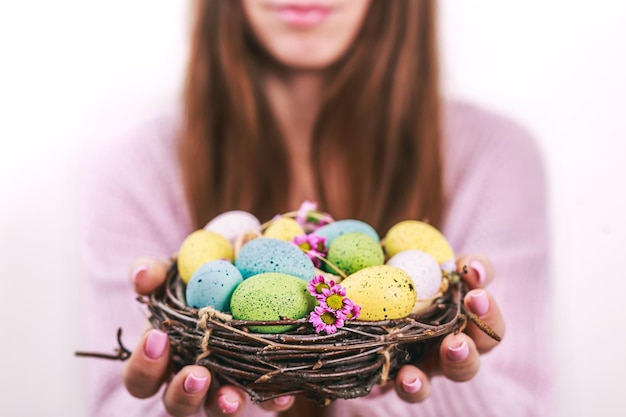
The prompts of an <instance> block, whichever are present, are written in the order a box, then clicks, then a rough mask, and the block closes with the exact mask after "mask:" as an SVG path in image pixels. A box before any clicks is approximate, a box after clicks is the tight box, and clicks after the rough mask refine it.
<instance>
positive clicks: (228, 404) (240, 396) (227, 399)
mask: <svg viewBox="0 0 626 417" xmlns="http://www.w3.org/2000/svg"><path fill="white" fill-rule="evenodd" d="M211 391H212V392H211V393H210V394H209V399H208V401H207V402H206V403H205V408H204V409H205V412H206V414H207V416H209V417H222V416H233V417H236V416H238V415H241V413H242V411H243V409H244V407H245V404H246V401H247V399H246V394H245V393H244V392H243V391H241V390H240V389H237V388H235V387H233V386H231V385H224V386H221V387H219V388H218V389H216V390H214V391H213V390H211Z"/></svg>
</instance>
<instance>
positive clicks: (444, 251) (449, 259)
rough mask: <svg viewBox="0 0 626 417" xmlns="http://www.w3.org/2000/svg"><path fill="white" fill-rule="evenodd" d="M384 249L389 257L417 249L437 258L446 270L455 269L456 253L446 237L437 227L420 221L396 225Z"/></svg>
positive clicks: (388, 234) (387, 238)
mask: <svg viewBox="0 0 626 417" xmlns="http://www.w3.org/2000/svg"><path fill="white" fill-rule="evenodd" d="M383 247H384V249H385V253H386V254H387V256H388V257H392V256H394V255H396V254H398V253H400V252H403V251H405V250H409V249H417V250H420V251H422V252H426V253H428V254H429V255H431V256H432V257H433V258H435V260H436V261H437V263H439V265H441V266H442V268H443V269H444V270H448V269H450V268H454V251H453V250H452V248H451V247H450V244H449V243H448V241H447V240H446V238H445V236H444V235H443V234H442V233H441V232H440V231H439V230H437V229H436V228H435V227H433V226H431V225H430V224H428V223H424V222H421V221H419V220H405V221H402V222H400V223H396V224H395V225H394V226H392V227H391V229H389V231H388V232H387V235H386V236H385V239H384V241H383ZM448 272H450V271H448Z"/></svg>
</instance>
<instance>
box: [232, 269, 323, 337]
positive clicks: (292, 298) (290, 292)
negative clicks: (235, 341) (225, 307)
mask: <svg viewBox="0 0 626 417" xmlns="http://www.w3.org/2000/svg"><path fill="white" fill-rule="evenodd" d="M306 286H307V282H305V281H304V280H302V279H300V278H298V277H294V276H291V275H288V274H281V273H275V272H268V273H263V274H258V275H254V276H252V277H250V278H248V279H246V280H244V281H243V282H242V283H241V284H239V286H238V287H237V288H236V289H235V291H234V293H233V295H232V297H231V301H230V311H231V314H232V315H233V318H235V319H237V320H255V321H265V320H271V321H273V320H280V319H281V317H288V318H292V319H301V318H303V317H305V316H306V315H307V314H309V313H310V312H311V311H312V310H313V308H314V307H315V297H313V296H311V294H310V293H309V291H308V290H307V288H306ZM295 327H296V326H293V325H282V326H249V327H248V329H249V330H250V331H252V332H257V333H283V332H286V331H288V330H291V329H293V328H295Z"/></svg>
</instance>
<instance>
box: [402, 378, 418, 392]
mask: <svg viewBox="0 0 626 417" xmlns="http://www.w3.org/2000/svg"><path fill="white" fill-rule="evenodd" d="M421 388H422V381H420V379H419V378H415V379H414V380H413V381H402V390H404V392H406V393H409V394H415V393H416V392H417V391H419V390H420V389H421Z"/></svg>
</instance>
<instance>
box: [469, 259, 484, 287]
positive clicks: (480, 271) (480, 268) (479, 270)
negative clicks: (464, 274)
mask: <svg viewBox="0 0 626 417" xmlns="http://www.w3.org/2000/svg"><path fill="white" fill-rule="evenodd" d="M470 268H472V269H473V270H474V271H476V274H477V275H478V283H479V284H482V283H483V282H485V280H486V279H487V270H486V269H485V266H484V265H483V264H482V262H480V261H472V262H470Z"/></svg>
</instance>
